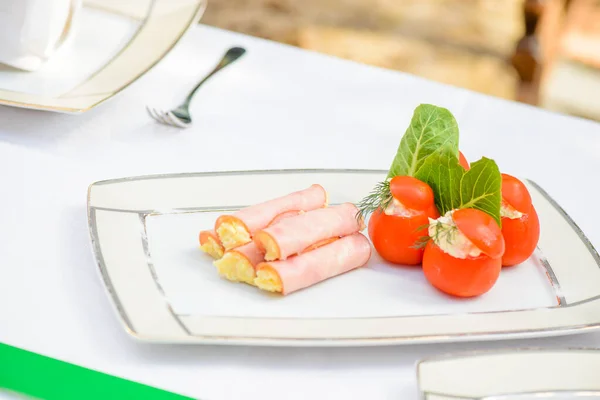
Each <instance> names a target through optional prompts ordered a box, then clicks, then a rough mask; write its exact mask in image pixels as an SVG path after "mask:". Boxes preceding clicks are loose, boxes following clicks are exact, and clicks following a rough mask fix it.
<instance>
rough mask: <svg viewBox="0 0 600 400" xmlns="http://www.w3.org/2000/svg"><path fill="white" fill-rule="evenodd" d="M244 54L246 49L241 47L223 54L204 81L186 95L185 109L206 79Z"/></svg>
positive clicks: (233, 48)
mask: <svg viewBox="0 0 600 400" xmlns="http://www.w3.org/2000/svg"><path fill="white" fill-rule="evenodd" d="M245 52H246V49H244V48H243V47H232V48H230V49H229V50H227V52H226V53H225V55H224V56H223V58H221V61H219V63H218V64H217V65H216V66H215V68H213V70H212V71H210V73H209V74H208V75H206V76H205V77H204V79H202V80H201V81H200V82H198V84H197V85H196V86H195V87H194V88H193V89H192V91H191V92H190V94H188V96H187V97H186V98H185V101H184V103H183V105H184V106H185V107H187V106H189V105H190V102H191V101H192V97H194V95H195V94H196V92H197V91H198V89H199V88H200V86H202V84H203V83H204V82H206V81H207V80H208V78H210V77H211V76H213V75H214V74H216V73H217V72H219V71H220V70H222V69H223V68H225V67H226V66H228V65H229V64H231V63H233V62H234V61H235V60H237V59H238V58H240V57H241V56H243V55H244V53H245Z"/></svg>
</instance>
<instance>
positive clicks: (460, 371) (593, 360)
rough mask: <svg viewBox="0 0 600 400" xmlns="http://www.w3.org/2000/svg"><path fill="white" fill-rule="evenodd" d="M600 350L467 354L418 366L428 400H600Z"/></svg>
mask: <svg viewBox="0 0 600 400" xmlns="http://www.w3.org/2000/svg"><path fill="white" fill-rule="evenodd" d="M598 371H600V349H585V348H566V349H543V348H524V349H507V350H497V351H482V352H465V353H457V354H449V355H442V356H437V357H431V358H428V359H424V360H422V361H420V362H419V363H418V364H417V380H418V385H419V391H420V394H421V398H422V399H423V400H535V399H541V398H543V399H552V400H576V399H591V398H594V399H599V398H600V379H599V376H600V373H599V372H598Z"/></svg>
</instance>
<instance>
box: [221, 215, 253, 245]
mask: <svg viewBox="0 0 600 400" xmlns="http://www.w3.org/2000/svg"><path fill="white" fill-rule="evenodd" d="M217 234H218V235H219V239H221V242H222V243H223V246H225V248H226V249H228V250H229V249H233V248H234V247H238V246H241V245H243V244H246V243H248V242H249V241H250V240H251V239H250V232H248V231H247V230H246V228H245V227H244V226H243V225H242V224H239V223H236V222H234V221H231V222H223V223H222V224H221V225H219V227H218V228H217Z"/></svg>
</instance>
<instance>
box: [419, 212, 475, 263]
mask: <svg viewBox="0 0 600 400" xmlns="http://www.w3.org/2000/svg"><path fill="white" fill-rule="evenodd" d="M454 211H455V210H451V211H448V212H447V213H446V214H445V215H443V216H441V217H439V218H438V219H432V218H429V237H430V238H431V240H433V242H434V243H435V244H436V245H437V246H438V247H439V248H440V249H442V251H443V252H445V253H447V254H449V255H451V256H452V257H454V258H467V257H478V256H479V255H480V254H481V250H480V249H479V248H478V247H477V246H475V245H474V244H473V242H471V241H470V240H469V239H468V238H467V237H466V236H465V235H464V234H463V233H462V232H461V231H459V230H458V228H457V227H456V224H455V223H454V220H453V219H452V214H453V213H454Z"/></svg>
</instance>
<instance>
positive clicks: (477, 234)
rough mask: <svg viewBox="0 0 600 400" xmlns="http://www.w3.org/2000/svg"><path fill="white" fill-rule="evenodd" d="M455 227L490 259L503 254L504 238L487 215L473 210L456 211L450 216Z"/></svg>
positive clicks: (496, 224) (492, 219)
mask: <svg viewBox="0 0 600 400" xmlns="http://www.w3.org/2000/svg"><path fill="white" fill-rule="evenodd" d="M452 219H453V220H454V223H455V224H456V227H457V228H458V230H459V231H461V232H462V234H463V235H465V236H466V237H467V239H469V240H470V241H471V242H472V243H473V244H474V245H475V246H477V248H479V250H481V251H482V252H483V253H484V254H486V255H488V256H490V257H491V258H499V257H502V254H504V250H505V249H504V247H505V244H504V238H503V237H502V231H501V229H500V227H499V226H498V223H496V220H495V219H494V218H492V217H491V216H490V215H489V214H487V213H485V212H483V211H480V210H476V209H474V208H465V209H462V210H456V211H454V213H453V214H452Z"/></svg>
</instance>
